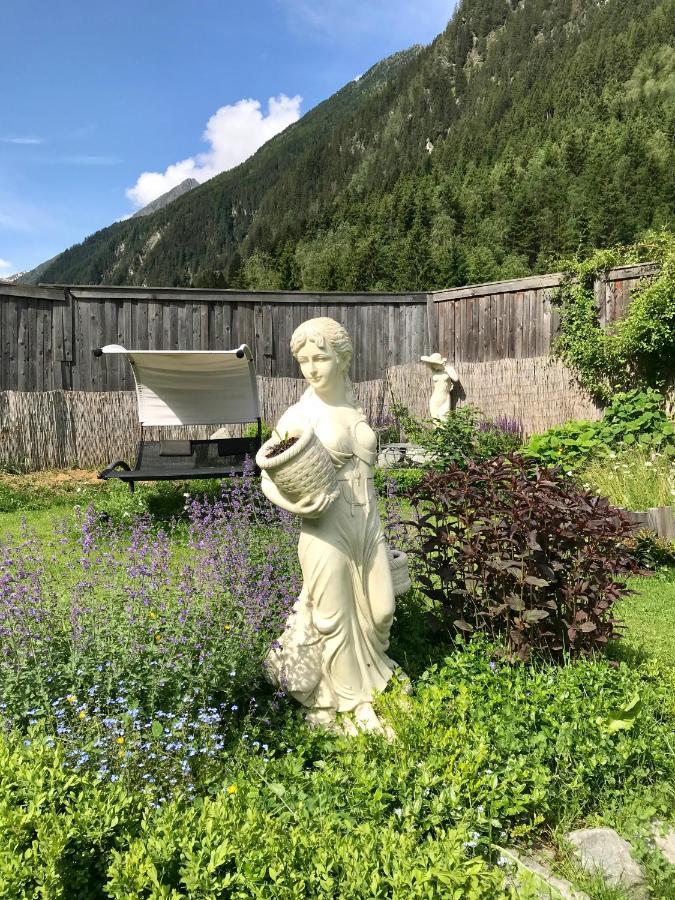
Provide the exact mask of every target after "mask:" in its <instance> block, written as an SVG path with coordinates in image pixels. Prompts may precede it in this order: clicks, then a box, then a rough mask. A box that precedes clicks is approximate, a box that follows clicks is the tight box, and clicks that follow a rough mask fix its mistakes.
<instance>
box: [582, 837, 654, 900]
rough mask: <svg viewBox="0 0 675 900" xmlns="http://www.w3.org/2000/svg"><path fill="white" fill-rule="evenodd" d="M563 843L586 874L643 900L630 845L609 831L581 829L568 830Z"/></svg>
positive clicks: (641, 879)
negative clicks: (567, 846) (566, 841)
mask: <svg viewBox="0 0 675 900" xmlns="http://www.w3.org/2000/svg"><path fill="white" fill-rule="evenodd" d="M567 840H568V841H569V842H570V844H572V846H573V847H574V848H575V851H574V855H575V856H576V858H577V860H578V861H579V863H580V865H581V866H582V867H583V868H584V869H586V871H587V872H590V873H592V874H593V873H596V872H599V873H600V874H602V875H603V876H604V878H605V880H606V881H607V883H608V884H611V885H614V886H620V887H622V888H624V889H625V890H627V891H628V892H629V893H630V896H631V898H634V900H647V898H648V897H649V892H648V890H647V883H646V881H645V877H644V874H643V872H642V869H641V868H640V866H639V865H638V864H637V863H636V862H635V860H634V859H633V857H632V856H631V852H630V844H629V843H628V842H627V841H625V840H624V839H623V838H622V837H621V836H620V835H619V834H617V833H616V831H614V829H613V828H582V829H580V830H579V831H571V832H570V833H569V834H568V835H567Z"/></svg>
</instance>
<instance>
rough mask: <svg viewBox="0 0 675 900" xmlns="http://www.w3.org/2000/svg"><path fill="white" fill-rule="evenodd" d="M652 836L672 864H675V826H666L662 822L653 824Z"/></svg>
mask: <svg viewBox="0 0 675 900" xmlns="http://www.w3.org/2000/svg"><path fill="white" fill-rule="evenodd" d="M652 837H653V838H654V843H655V844H656V846H657V847H658V849H659V850H660V851H661V853H662V854H663V855H664V856H665V858H666V859H667V860H668V862H669V863H670V864H671V866H675V828H673V827H672V826H669V827H666V826H664V825H662V824H661V823H660V822H654V824H653V825H652Z"/></svg>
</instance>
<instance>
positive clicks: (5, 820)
mask: <svg viewBox="0 0 675 900" xmlns="http://www.w3.org/2000/svg"><path fill="white" fill-rule="evenodd" d="M491 650H492V648H491V647H490V646H489V645H486V644H484V643H483V642H479V641H474V642H473V643H472V644H471V645H469V646H468V647H467V648H465V649H462V650H461V651H459V652H455V653H453V654H452V656H450V657H447V658H445V659H444V660H441V661H439V663H438V665H435V666H432V667H431V668H430V669H428V670H427V672H426V673H425V674H424V676H423V677H422V678H421V679H420V680H419V683H418V684H417V686H416V692H415V696H414V697H412V698H411V699H410V700H409V701H408V705H407V706H406V705H405V704H403V703H401V702H400V698H399V697H398V696H397V695H396V694H395V693H393V694H386V695H384V696H383V697H382V698H380V701H379V704H380V708H381V711H382V712H383V713H384V714H385V715H386V716H387V718H388V719H389V720H390V721H391V722H392V724H393V726H394V728H395V730H396V735H397V738H396V741H394V742H393V743H388V742H387V741H384V740H380V739H377V738H372V737H365V736H364V737H360V738H356V739H345V738H337V737H335V736H333V735H330V734H325V733H317V732H311V731H309V730H308V729H307V728H306V727H305V725H304V724H303V723H302V722H301V721H299V719H298V717H297V716H295V715H294V714H293V713H292V712H291V711H290V709H289V708H288V707H286V706H284V712H283V714H279V713H277V714H276V716H275V718H274V720H273V721H272V722H270V723H268V726H267V733H268V734H269V736H270V737H269V747H267V746H266V747H265V748H264V750H263V748H262V747H258V748H256V741H255V740H253V736H254V734H256V733H258V732H256V731H253V733H252V734H251V735H250V737H249V738H248V739H246V738H245V737H244V736H242V738H241V743H240V746H239V747H237V748H234V749H232V750H230V751H225V752H224V753H223V754H222V757H221V759H220V760H219V762H218V763H217V766H218V771H219V773H220V779H219V781H218V782H217V783H216V784H214V787H213V789H212V791H211V792H209V793H207V794H205V795H203V796H199V797H197V798H195V799H194V800H193V801H190V800H188V799H187V798H186V797H185V796H183V795H181V794H180V792H176V793H175V794H174V796H167V797H166V799H165V800H163V801H161V802H160V801H159V800H155V799H154V798H153V797H152V796H151V795H150V794H148V793H145V792H143V791H141V790H137V791H131V790H130V789H129V786H128V785H126V784H125V783H124V780H123V778H120V780H119V781H111V780H110V779H109V778H105V777H102V776H100V775H98V774H97V773H95V772H93V773H92V772H89V773H86V772H78V771H74V770H73V766H72V763H70V762H69V760H68V759H67V757H66V756H65V754H64V753H63V752H62V751H61V749H60V746H59V739H58V738H56V739H53V738H47V739H39V738H38V734H37V732H33V733H30V735H29V737H28V738H27V739H26V738H25V736H24V735H20V734H19V733H18V732H17V731H14V732H12V733H7V732H6V731H3V732H2V733H0V897H2V898H7V900H20V898H26V900H28V898H32V897H35V896H48V897H50V898H64V900H70V898H71V897H78V896H82V897H87V898H90V897H91V898H98V897H113V898H125V900H126V898H129V897H148V898H150V897H156V898H159V897H167V898H168V897H173V898H180V897H194V898H197V897H201V898H204V900H207V898H208V900H211V898H214V900H215V898H216V897H234V898H236V897H240V898H242V900H243V898H251V897H258V898H261V900H262V898H265V900H267V898H271V900H274V898H284V900H287V898H298V900H304V898H308V900H313V898H316V900H319V898H321V900H334V898H336V897H350V898H354V900H358V898H362V900H371V898H374V897H401V898H407V897H410V898H413V897H428V898H439V900H440V898H446V897H457V898H458V900H459V898H462V900H463V898H465V897H466V898H472V897H475V898H486V900H489V898H495V900H497V898H507V897H512V898H515V896H518V897H519V898H520V900H524V897H523V895H522V894H518V895H516V894H515V893H514V892H513V891H512V890H509V889H508V888H507V887H506V886H505V885H504V878H503V873H502V871H501V868H500V866H499V865H497V863H498V862H499V860H498V854H497V852H496V851H495V844H502V845H503V844H505V843H508V844H512V843H513V842H514V841H518V840H532V839H533V838H535V837H536V836H537V835H538V834H542V832H543V831H544V829H548V828H552V827H556V825H559V824H560V823H569V822H572V821H575V820H577V821H578V820H579V819H582V820H583V819H588V818H591V817H593V816H594V815H596V814H603V815H605V816H607V815H610V814H611V813H612V810H614V811H616V810H617V809H621V810H622V811H624V812H625V810H626V809H631V810H633V811H634V812H635V814H636V815H637V816H639V817H641V818H642V819H643V820H644V819H647V820H648V819H649V818H653V817H659V818H662V819H668V818H669V817H671V816H672V815H673V812H675V788H674V785H675V757H674V756H673V753H672V744H671V741H672V739H671V733H672V729H673V727H674V726H675V701H674V699H673V698H674V697H675V675H674V671H673V670H672V669H669V668H668V667H665V666H664V667H659V666H657V665H654V664H650V665H646V666H643V667H642V668H641V669H640V670H638V671H635V670H631V669H630V668H629V667H628V666H626V665H625V664H619V665H617V666H616V667H613V666H611V665H610V664H608V663H606V662H604V661H602V660H596V661H579V662H578V663H576V664H574V665H569V666H564V667H561V668H557V669H556V668H550V667H545V666H543V667H535V666H509V665H503V664H501V663H496V662H494V661H493V660H492V659H491V656H492V653H491ZM266 715H268V711H266V712H265V713H264V714H263V715H262V716H261V717H260V718H259V719H258V722H257V724H256V723H255V722H249V723H247V725H246V730H247V731H249V730H250V729H251V728H252V729H261V728H263V727H264V725H263V722H262V719H263V718H265V717H266ZM24 741H26V743H24ZM50 745H53V746H50ZM287 751H290V752H287Z"/></svg>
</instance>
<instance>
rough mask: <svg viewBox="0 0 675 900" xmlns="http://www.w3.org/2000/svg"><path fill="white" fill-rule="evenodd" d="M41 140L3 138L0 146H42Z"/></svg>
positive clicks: (0, 140) (35, 138) (32, 138)
mask: <svg viewBox="0 0 675 900" xmlns="http://www.w3.org/2000/svg"><path fill="white" fill-rule="evenodd" d="M42 143H43V141H42V138H38V137H3V138H0V144H42Z"/></svg>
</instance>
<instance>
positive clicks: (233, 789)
mask: <svg viewBox="0 0 675 900" xmlns="http://www.w3.org/2000/svg"><path fill="white" fill-rule="evenodd" d="M227 793H228V794H236V793H237V785H236V784H231V785H230V786H229V787H228V789H227Z"/></svg>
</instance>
